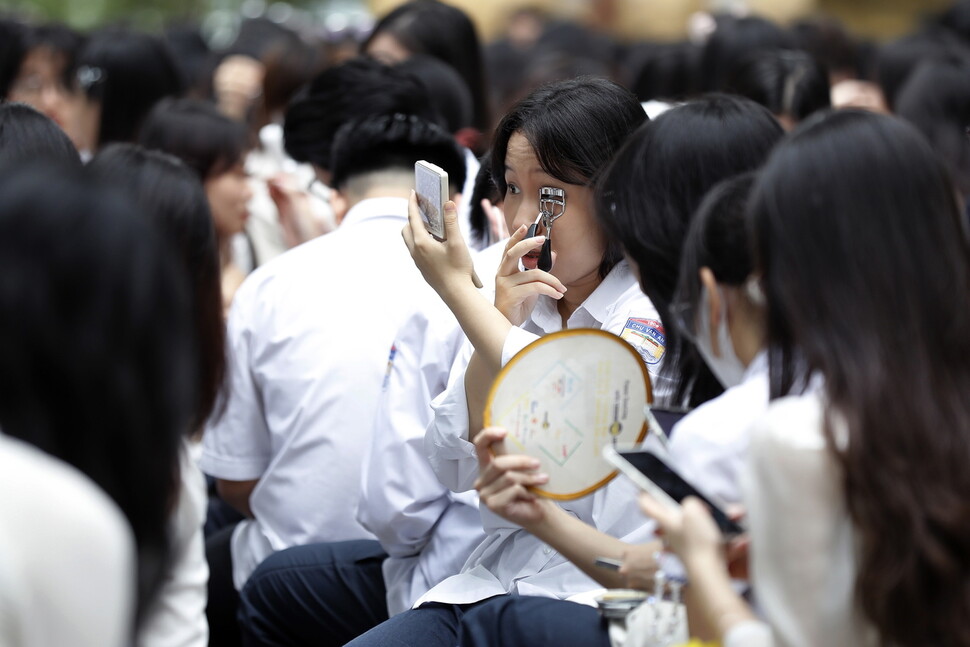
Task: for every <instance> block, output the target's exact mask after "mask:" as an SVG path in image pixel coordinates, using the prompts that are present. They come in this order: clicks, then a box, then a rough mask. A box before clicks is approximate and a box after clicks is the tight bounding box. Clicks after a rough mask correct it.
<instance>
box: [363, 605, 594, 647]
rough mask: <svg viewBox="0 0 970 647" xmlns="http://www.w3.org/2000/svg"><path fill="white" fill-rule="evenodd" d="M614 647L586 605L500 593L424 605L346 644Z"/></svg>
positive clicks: (367, 646) (375, 646)
mask: <svg viewBox="0 0 970 647" xmlns="http://www.w3.org/2000/svg"><path fill="white" fill-rule="evenodd" d="M455 645H459V646H460V647H495V646H497V645H501V647H610V639H609V635H608V633H607V629H606V625H605V624H604V622H603V620H602V619H601V618H600V615H599V612H598V611H597V610H596V609H594V608H592V607H588V606H586V605H583V604H575V603H573V602H566V601H564V600H555V599H551V598H539V597H532V596H518V595H501V596H497V597H494V598H489V599H487V600H483V601H481V602H478V603H475V604H463V605H457V604H437V603H431V604H425V605H423V606H421V608H419V609H412V610H411V611H405V612H404V613H402V614H399V615H396V616H394V617H393V618H391V619H390V620H388V621H387V622H385V623H383V624H381V625H379V626H377V627H375V628H374V629H371V630H370V631H368V632H367V633H365V634H363V635H362V636H360V637H359V638H357V639H356V640H354V641H353V642H351V643H349V644H348V645H347V647H455Z"/></svg>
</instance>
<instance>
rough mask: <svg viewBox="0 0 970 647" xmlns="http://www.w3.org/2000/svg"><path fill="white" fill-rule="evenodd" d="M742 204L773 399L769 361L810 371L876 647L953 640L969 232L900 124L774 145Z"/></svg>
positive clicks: (969, 634) (966, 529) (800, 134)
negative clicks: (757, 278) (761, 298)
mask: <svg viewBox="0 0 970 647" xmlns="http://www.w3.org/2000/svg"><path fill="white" fill-rule="evenodd" d="M751 215H752V222H753V225H754V227H755V239H756V241H757V242H756V245H757V253H758V262H759V266H760V267H759V269H760V270H761V272H762V275H763V286H764V289H765V293H766V297H767V311H768V337H769V340H768V341H769V344H770V345H771V347H770V348H771V350H770V352H771V353H772V366H771V369H772V388H773V391H774V394H775V395H778V394H780V393H785V392H788V391H790V390H791V388H792V386H791V383H792V381H793V380H792V375H791V370H789V372H788V375H784V374H782V375H781V376H779V375H778V374H777V373H776V368H784V364H783V363H782V362H780V361H777V360H778V358H779V357H780V358H781V360H787V361H788V362H789V369H791V364H792V359H793V356H794V355H795V354H796V353H797V356H798V357H797V362H795V363H794V366H797V367H798V374H799V377H806V375H807V374H809V373H811V374H817V375H820V376H821V377H823V378H824V394H825V396H826V405H827V406H826V409H827V411H828V413H827V415H826V422H825V432H826V436H827V438H828V441H829V448H830V450H831V451H832V452H833V453H834V454H835V456H836V457H837V459H838V460H839V462H840V463H841V465H842V467H843V469H842V485H843V486H844V492H845V496H846V501H847V504H848V510H849V513H850V515H851V518H852V521H853V525H854V528H855V538H856V540H857V545H858V546H859V547H860V551H859V565H858V568H857V571H858V572H857V574H856V596H857V600H858V602H859V603H860V608H861V609H862V611H863V612H864V614H865V615H866V617H867V618H868V619H869V621H870V622H872V623H873V625H874V626H875V627H876V629H877V630H878V631H879V633H880V634H881V635H880V643H881V644H892V645H905V646H910V645H913V646H915V645H925V644H927V643H928V642H929V643H941V644H951V645H958V644H966V643H968V642H970V627H968V624H967V621H966V611H967V609H968V608H970V592H968V589H967V586H966V583H967V581H968V578H970V563H968V561H967V551H968V550H970V514H968V513H967V503H966V492H967V491H968V490H970V472H968V471H967V469H966V456H967V455H968V454H970V400H968V399H967V397H966V394H967V392H968V390H970V363H968V361H967V358H968V357H970V337H968V336H967V334H966V331H967V330H968V329H970V328H968V327H970V303H968V295H970V244H968V238H967V230H966V225H965V223H964V222H963V219H962V217H961V215H960V213H959V209H958V207H957V203H956V199H955V196H954V193H953V191H952V188H951V186H950V183H949V180H948V178H947V175H946V172H945V169H944V168H943V166H942V164H941V163H940V162H939V161H938V160H937V158H936V157H935V155H934V154H933V151H932V150H931V149H930V147H929V146H928V145H927V144H926V142H925V141H924V140H923V138H922V137H921V136H920V135H919V134H918V133H917V132H916V131H915V130H914V129H913V128H912V127H911V126H909V125H907V124H906V123H904V122H902V121H901V120H897V119H894V118H891V117H886V116H880V115H874V114H870V113H864V112H854V111H838V112H833V113H830V114H827V115H824V116H822V117H820V118H813V119H810V120H809V121H808V122H806V123H805V124H803V126H802V127H800V128H799V129H798V130H796V131H795V133H793V135H792V136H791V137H790V138H789V139H787V140H786V141H785V142H784V143H783V144H782V145H781V146H779V147H778V149H777V150H776V151H775V153H774V154H773V155H772V157H771V159H770V160H769V162H768V163H767V165H766V166H765V169H764V171H763V173H762V175H761V177H760V179H759V181H758V184H757V186H756V188H755V192H754V194H753V196H752V202H751ZM779 377H781V378H787V379H779ZM835 421H838V422H835ZM843 432H846V433H847V436H843Z"/></svg>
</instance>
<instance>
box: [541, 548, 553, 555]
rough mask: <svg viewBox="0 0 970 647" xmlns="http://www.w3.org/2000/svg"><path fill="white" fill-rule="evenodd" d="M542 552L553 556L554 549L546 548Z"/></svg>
mask: <svg viewBox="0 0 970 647" xmlns="http://www.w3.org/2000/svg"><path fill="white" fill-rule="evenodd" d="M542 552H543V553H545V554H546V555H551V554H552V549H551V548H549V547H548V546H546V547H545V548H543V549H542Z"/></svg>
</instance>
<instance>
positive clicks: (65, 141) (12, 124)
mask: <svg viewBox="0 0 970 647" xmlns="http://www.w3.org/2000/svg"><path fill="white" fill-rule="evenodd" d="M37 160H48V161H51V162H58V163H61V164H64V165H69V166H77V167H80V166H81V156H80V155H79V154H78V152H77V149H76V148H74V144H73V143H71V140H70V139H69V138H68V136H67V135H65V134H64V131H63V130H61V128H60V126H58V125H57V124H56V123H54V121H53V120H51V118H50V117H48V116H47V115H44V114H42V113H40V112H38V111H37V110H34V109H33V108H31V107H30V106H28V105H27V104H24V103H2V104H0V168H4V167H10V166H17V165H20V164H25V163H27V162H31V161H37Z"/></svg>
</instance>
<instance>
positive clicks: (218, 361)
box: [88, 144, 226, 436]
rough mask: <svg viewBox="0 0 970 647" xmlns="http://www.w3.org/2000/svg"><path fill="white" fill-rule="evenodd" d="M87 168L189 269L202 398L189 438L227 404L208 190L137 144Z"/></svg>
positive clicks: (170, 159)
mask: <svg viewBox="0 0 970 647" xmlns="http://www.w3.org/2000/svg"><path fill="white" fill-rule="evenodd" d="M88 168H89V169H90V171H91V172H92V173H94V174H95V175H96V176H97V177H98V178H100V179H101V180H102V181H103V182H105V183H106V184H111V185H112V186H115V187H118V188H121V189H124V190H126V191H127V192H128V193H129V195H130V197H131V199H132V201H133V202H134V203H135V204H136V205H137V206H138V211H139V213H141V214H143V215H145V216H146V217H147V218H148V219H149V220H150V221H151V222H152V224H153V225H154V226H155V227H157V228H158V230H159V231H160V232H161V233H162V234H163V236H164V238H165V240H166V241H167V243H168V244H169V246H170V248H171V250H172V252H174V253H175V254H176V256H177V257H178V258H179V260H180V261H181V263H182V266H183V267H184V268H185V271H186V275H187V276H188V279H189V285H190V289H191V293H192V295H191V296H192V318H193V321H194V324H195V326H194V329H195V335H196V347H197V349H198V353H197V359H198V361H197V366H196V384H197V385H198V398H197V400H196V405H195V412H194V414H193V416H192V420H191V421H190V424H189V425H188V427H187V428H186V433H187V434H188V435H190V436H192V435H195V434H197V433H198V432H199V431H200V430H201V429H202V427H203V425H205V422H206V420H207V419H208V418H209V416H210V415H212V414H213V412H214V411H216V406H217V404H219V405H224V404H225V400H224V399H221V397H222V396H223V395H224V394H225V391H224V389H223V378H224V377H225V372H226V351H225V344H226V326H225V321H224V320H223V316H222V284H221V283H220V281H219V248H218V245H217V242H216V231H215V226H214V225H213V222H212V214H211V213H210V211H209V202H208V200H207V199H206V196H205V190H204V189H203V188H202V183H201V182H200V181H199V178H198V176H197V175H196V173H195V172H194V171H193V170H192V169H190V168H189V167H188V166H186V165H185V164H184V163H182V162H181V161H180V160H179V159H178V158H177V157H174V156H172V155H168V154H166V153H162V152H159V151H149V150H146V149H144V148H142V147H140V146H136V145H135V144H110V145H109V146H107V147H105V148H104V150H102V151H99V152H98V154H97V155H95V157H94V159H93V160H91V163H90V164H89V165H88Z"/></svg>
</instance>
